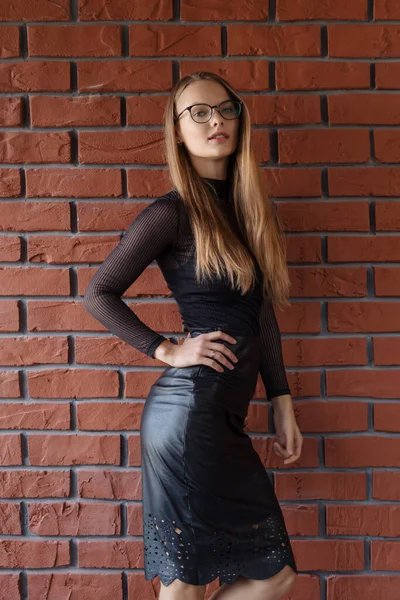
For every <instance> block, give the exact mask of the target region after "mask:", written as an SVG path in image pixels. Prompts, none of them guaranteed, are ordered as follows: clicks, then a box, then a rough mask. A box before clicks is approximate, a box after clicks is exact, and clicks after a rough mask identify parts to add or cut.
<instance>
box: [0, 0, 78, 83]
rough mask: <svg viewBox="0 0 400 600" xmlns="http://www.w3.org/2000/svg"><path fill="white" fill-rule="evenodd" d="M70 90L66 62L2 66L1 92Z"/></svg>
mask: <svg viewBox="0 0 400 600" xmlns="http://www.w3.org/2000/svg"><path fill="white" fill-rule="evenodd" d="M19 1H21V0H19ZM42 1H43V0H42ZM24 5H25V2H24ZM0 11H1V7H0ZM0 14H1V13H0ZM70 89H71V86H70V66H69V63H68V62H66V61H65V62H64V61H58V60H54V61H46V60H30V61H21V62H12V61H7V62H3V64H1V65H0V92H13V93H15V92H68V91H70Z"/></svg>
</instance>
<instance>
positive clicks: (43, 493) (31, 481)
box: [0, 469, 70, 498]
mask: <svg viewBox="0 0 400 600" xmlns="http://www.w3.org/2000/svg"><path fill="white" fill-rule="evenodd" d="M69 490H70V472H69V471H67V470H64V471H56V470H54V471H43V470H17V469H14V470H9V471H7V470H2V471H0V497H1V498H59V497H61V498H63V497H65V496H68V495H69Z"/></svg>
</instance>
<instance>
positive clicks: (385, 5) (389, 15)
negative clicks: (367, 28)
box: [374, 0, 400, 20]
mask: <svg viewBox="0 0 400 600" xmlns="http://www.w3.org/2000/svg"><path fill="white" fill-rule="evenodd" d="M374 17H375V19H377V20H383V19H393V20H394V19H396V20H398V19H400V5H399V3H398V1H397V0H374Z"/></svg>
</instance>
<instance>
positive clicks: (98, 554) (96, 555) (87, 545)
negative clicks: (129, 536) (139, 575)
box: [78, 540, 143, 569]
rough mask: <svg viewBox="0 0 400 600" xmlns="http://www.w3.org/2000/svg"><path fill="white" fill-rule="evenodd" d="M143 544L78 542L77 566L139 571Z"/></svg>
mask: <svg viewBox="0 0 400 600" xmlns="http://www.w3.org/2000/svg"><path fill="white" fill-rule="evenodd" d="M142 546H143V542H141V541H140V540H118V541H114V540H101V541H97V540H96V541H92V540H91V541H80V542H79V546H78V564H79V567H81V568H89V569H90V568H96V569H98V568H112V569H141V568H143V550H142Z"/></svg>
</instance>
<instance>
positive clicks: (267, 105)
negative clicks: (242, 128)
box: [246, 94, 321, 134]
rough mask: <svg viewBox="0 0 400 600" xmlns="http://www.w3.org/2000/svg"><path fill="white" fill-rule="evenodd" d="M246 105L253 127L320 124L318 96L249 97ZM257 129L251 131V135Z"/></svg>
mask: <svg viewBox="0 0 400 600" xmlns="http://www.w3.org/2000/svg"><path fill="white" fill-rule="evenodd" d="M246 105H247V108H248V110H249V112H250V118H251V122H252V124H253V126H254V125H299V124H304V123H316V124H317V123H320V122H321V104H320V99H319V98H318V96H307V95H306V94H282V95H281V96H277V95H275V96H272V95H269V96H266V95H265V96H264V95H262V96H261V95H258V96H249V97H246ZM255 132H257V129H255V130H253V134H254V133H255Z"/></svg>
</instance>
